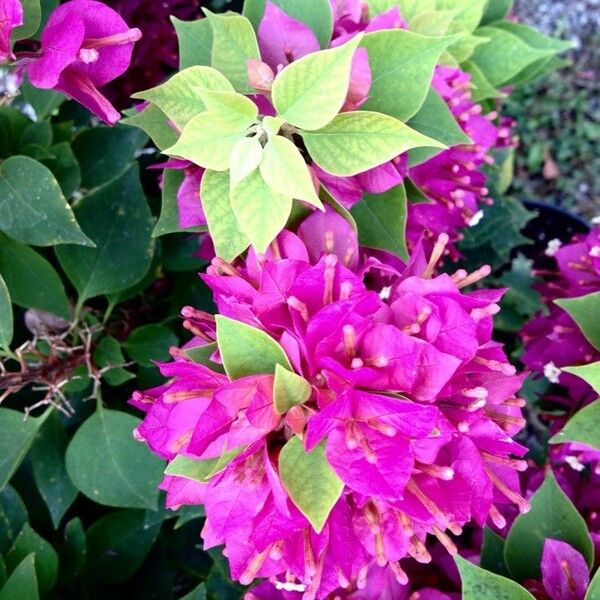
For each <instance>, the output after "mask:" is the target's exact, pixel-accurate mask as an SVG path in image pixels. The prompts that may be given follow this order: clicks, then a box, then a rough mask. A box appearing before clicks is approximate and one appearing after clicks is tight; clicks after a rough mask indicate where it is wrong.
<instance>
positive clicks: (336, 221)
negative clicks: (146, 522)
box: [133, 211, 528, 599]
mask: <svg viewBox="0 0 600 600" xmlns="http://www.w3.org/2000/svg"><path fill="white" fill-rule="evenodd" d="M447 241H448V239H447V237H446V236H444V235H442V236H441V237H440V240H439V241H438V243H437V244H436V246H435V248H434V251H433V254H432V256H431V258H430V259H429V260H426V259H425V255H424V253H423V251H422V248H421V249H419V248H417V251H416V252H415V254H414V257H413V259H412V261H411V263H410V264H409V265H408V266H406V267H405V268H404V269H403V271H402V272H399V271H398V270H397V269H396V268H395V266H391V265H388V264H386V263H385V262H382V261H381V260H379V259H378V258H375V257H372V256H371V257H370V256H368V255H367V254H366V253H365V252H361V250H360V248H359V247H358V244H357V241H356V236H355V235H354V233H353V231H352V230H351V229H350V227H349V225H348V224H347V223H346V221H345V220H344V219H343V218H341V217H340V216H339V215H337V213H335V212H333V211H330V212H327V213H326V214H324V215H323V214H321V213H315V214H313V215H312V216H310V217H309V218H308V219H307V220H306V221H304V222H303V223H302V224H301V225H300V227H299V228H298V231H297V234H294V233H291V232H289V231H284V232H283V233H282V234H281V235H280V236H279V238H278V240H277V241H276V243H274V244H273V245H272V247H271V249H270V250H269V251H268V253H267V254H266V255H264V256H263V255H257V254H256V253H254V252H253V250H252V249H251V250H250V252H249V255H248V257H247V259H246V261H245V262H239V264H234V265H231V264H227V263H224V262H223V261H221V260H220V259H215V260H214V261H213V266H212V267H210V268H209V269H208V272H207V274H206V275H205V276H203V278H204V280H205V281H206V283H207V284H208V285H209V286H210V287H211V289H212V290H213V292H214V296H215V301H216V303H217V306H218V309H219V313H220V314H221V315H225V316H227V317H229V318H232V319H235V320H238V321H242V322H245V323H247V324H249V325H252V326H253V327H258V328H260V329H262V330H263V331H265V332H267V333H268V334H269V335H270V336H271V337H273V338H274V339H276V340H277V341H278V342H279V343H280V345H281V347H282V348H283V349H284V350H285V352H286V354H287V356H288V358H289V360H290V363H291V365H293V368H294V370H295V372H296V373H297V374H299V375H301V376H302V377H304V378H305V379H306V380H307V381H308V382H309V383H310V390H311V391H310V395H309V397H308V399H307V401H306V402H305V403H304V404H302V405H299V406H294V407H292V408H290V409H289V410H287V411H286V412H285V413H284V414H279V413H278V412H277V411H276V410H275V406H274V402H273V376H272V375H269V374H264V375H254V376H249V377H245V378H241V379H236V380H233V381H230V380H229V378H228V377H226V376H225V375H221V374H219V373H217V372H213V371H212V370H210V369H209V368H207V367H205V366H203V365H201V364H194V363H191V362H190V361H189V360H186V359H185V355H184V354H182V353H176V358H177V359H178V360H176V361H175V362H174V363H170V364H163V365H161V371H162V372H163V374H164V375H166V376H167V377H170V378H171V381H170V382H169V383H168V384H166V385H164V386H161V387H159V388H157V389H154V390H149V391H147V392H145V393H143V394H142V393H138V394H136V395H135V397H134V399H133V402H134V404H135V405H136V406H138V407H139V408H142V409H144V410H146V411H147V415H146V417H145V419H144V421H143V423H142V424H141V426H140V427H139V428H138V430H137V436H138V438H139V439H143V440H145V441H146V442H147V443H148V445H149V446H150V448H151V449H152V450H153V451H154V452H156V453H157V454H159V455H160V456H162V457H163V458H165V459H167V460H173V459H174V458H175V457H176V456H178V455H183V456H186V457H189V458H195V459H199V460H200V459H203V460H206V459H214V458H218V457H221V456H222V455H223V454H224V453H225V454H226V453H229V452H232V453H233V454H232V456H234V458H233V459H232V460H231V462H229V463H228V464H227V466H226V467H225V468H224V469H223V470H222V471H221V472H219V473H218V474H216V475H215V476H214V477H211V478H210V479H209V481H208V482H207V483H205V484H202V483H198V482H196V481H192V480H190V479H185V478H179V477H173V476H167V478H166V479H165V481H164V482H163V487H164V489H166V491H167V498H168V499H167V502H168V504H169V505H170V506H171V507H176V506H178V505H180V504H187V503H192V504H194V503H204V504H205V507H206V513H207V521H206V525H205V528H204V530H203V538H204V541H205V546H206V547H212V546H217V545H221V544H225V552H226V555H227V557H228V558H229V561H230V565H231V571H232V576H233V577H234V578H236V579H239V580H240V581H241V582H243V583H250V582H251V581H252V580H253V579H254V578H255V577H257V576H259V577H266V576H277V575H280V574H282V577H283V579H282V581H288V582H297V585H299V586H300V588H301V589H302V591H304V593H305V598H306V599H310V598H324V597H325V596H327V595H328V594H329V593H330V592H332V591H334V590H335V589H337V588H339V587H341V588H347V589H352V587H353V586H354V587H357V588H360V589H363V588H364V587H365V586H367V585H368V576H369V572H370V569H371V568H374V569H380V570H382V569H384V568H386V569H388V570H389V573H391V574H393V577H392V578H393V579H394V580H395V581H396V582H398V583H399V584H405V583H406V582H407V576H406V574H405V572H404V571H403V570H402V568H401V567H400V566H399V563H398V561H399V560H400V559H402V558H404V557H406V556H412V557H413V558H415V559H416V560H418V561H420V562H429V561H430V560H431V557H430V554H429V552H428V551H427V549H426V547H425V544H424V542H425V540H426V536H427V535H428V534H433V535H434V536H436V537H437V538H438V539H439V540H440V541H441V543H442V544H444V546H445V547H446V548H447V549H448V550H449V551H450V552H451V553H454V552H456V547H455V545H454V544H453V542H452V541H451V540H450V538H449V537H448V534H447V533H446V532H447V531H450V532H451V533H454V534H459V533H460V532H461V530H462V527H463V526H464V525H465V524H466V523H468V522H470V521H471V520H474V521H476V522H477V523H479V524H483V523H485V522H486V521H487V520H488V518H490V519H491V521H492V522H494V523H496V524H497V525H498V526H499V527H502V526H504V524H505V521H504V518H503V517H502V516H501V510H500V508H501V507H502V505H504V504H516V505H517V506H518V508H519V509H520V510H523V511H525V510H527V508H528V503H527V502H526V500H525V499H524V498H522V497H521V496H520V495H519V492H518V490H519V481H518V473H517V471H519V470H522V469H523V468H524V467H525V463H524V462H523V461H521V460H518V459H517V458H513V456H517V457H519V456H523V454H524V453H525V448H523V447H522V446H520V445H518V444H517V443H515V442H514V441H513V440H512V436H513V435H514V434H516V433H517V432H518V431H519V430H520V429H521V428H522V427H523V425H524V420H523V419H522V417H521V412H520V407H521V406H522V405H523V402H522V401H521V400H520V399H518V398H517V397H516V394H517V392H518V390H519V389H520V387H521V384H522V380H523V377H522V376H520V375H516V374H515V369H514V367H512V366H511V365H510V364H509V363H508V361H507V359H506V357H505V355H504V353H503V352H502V349H501V346H500V345H499V344H496V343H495V342H493V341H492V340H491V332H492V316H493V315H494V314H495V313H496V312H497V310H498V305H497V304H496V303H497V301H498V300H499V299H500V297H501V296H502V291H498V290H478V291H474V292H468V293H465V292H463V291H462V290H463V288H465V287H466V286H468V285H470V284H471V283H474V282H476V281H477V280H479V279H480V278H481V277H483V276H485V275H486V274H487V273H488V272H489V270H487V269H485V268H484V269H482V270H481V271H480V272H477V273H474V274H471V275H467V273H465V272H461V271H459V272H457V273H455V274H454V275H453V276H452V277H451V276H449V275H440V276H434V268H435V265H436V263H437V261H438V260H439V258H440V257H441V255H442V254H443V251H444V248H445V245H446V244H447ZM377 272H383V273H385V274H386V276H387V278H388V279H390V280H391V285H390V286H387V287H384V288H381V286H380V284H376V286H375V288H376V289H370V288H369V287H367V285H366V284H365V281H368V280H372V281H381V280H382V279H381V278H377V277H375V278H370V274H371V273H377ZM378 288H380V289H378ZM183 315H184V317H186V319H187V326H188V328H189V329H191V330H192V331H194V332H195V333H196V334H197V335H198V337H197V339H196V340H195V342H194V343H196V344H198V343H206V342H210V341H212V340H214V339H215V327H214V321H213V317H211V316H209V315H206V314H204V313H201V312H199V311H196V310H194V309H192V308H190V307H188V308H186V309H184V311H183ZM214 358H215V360H218V357H214ZM293 436H301V438H302V440H303V444H304V447H305V449H306V450H309V451H310V450H312V449H314V448H315V447H316V446H317V445H318V444H320V443H321V442H322V441H323V440H326V446H325V448H326V449H325V456H326V459H327V461H328V463H329V464H330V466H331V467H332V468H333V470H334V471H335V473H336V474H337V475H338V477H339V478H340V479H341V480H342V481H343V483H344V488H343V493H342V496H341V497H340V499H339V500H338V502H337V503H336V504H335V506H334V507H333V509H332V510H331V513H330V515H329V517H328V519H327V522H326V524H325V526H324V528H323V529H322V531H319V532H317V531H315V530H314V528H313V527H311V525H310V524H309V523H308V521H307V519H306V517H305V516H304V515H303V514H302V513H301V512H300V511H299V510H298V509H297V507H296V506H295V505H294V504H293V503H292V502H291V500H290V498H289V496H288V494H287V492H286V489H285V487H284V485H283V484H282V481H281V477H280V473H279V470H278V454H279V452H280V450H281V448H282V446H283V445H284V444H285V443H286V441H288V440H289V439H290V438H292V437H293ZM230 459H231V456H230ZM376 572H379V571H376ZM387 572H388V571H385V573H387ZM382 573H383V572H382ZM384 579H385V580H386V581H387V580H388V579H389V577H388V575H385V577H384Z"/></svg>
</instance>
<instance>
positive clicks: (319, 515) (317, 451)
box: [279, 436, 344, 533]
mask: <svg viewBox="0 0 600 600" xmlns="http://www.w3.org/2000/svg"><path fill="white" fill-rule="evenodd" d="M279 475H280V477H281V482H282V483H283V485H284V487H285V489H286V490H287V492H288V494H289V495H290V498H291V500H292V502H293V503H294V504H295V505H296V506H297V507H298V510H300V512H301V513H302V514H303V515H304V516H305V517H306V518H307V519H308V520H309V521H310V524H311V525H312V526H313V527H314V529H315V531H316V532H317V533H320V532H321V531H322V530H323V527H324V526H325V522H326V521H327V518H328V517H329V513H331V510H332V508H333V507H334V506H335V503H336V502H337V501H338V500H339V498H340V496H341V495H342V491H343V489H344V483H343V482H342V480H341V479H340V478H339V477H338V476H337V475H336V474H335V472H334V471H333V469H332V468H331V466H330V465H329V463H328V462H327V459H326V458H325V443H324V442H323V443H321V444H319V445H318V446H316V447H315V448H314V449H313V450H312V451H311V452H306V451H305V450H304V447H303V445H302V442H301V441H300V438H298V437H296V436H294V437H293V438H291V439H290V440H289V441H288V442H287V444H286V445H285V446H284V447H283V448H282V449H281V453H280V454H279Z"/></svg>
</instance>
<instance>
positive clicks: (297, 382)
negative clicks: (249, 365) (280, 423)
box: [273, 364, 311, 415]
mask: <svg viewBox="0 0 600 600" xmlns="http://www.w3.org/2000/svg"><path fill="white" fill-rule="evenodd" d="M310 394H311V386H310V383H309V382H308V381H306V379H304V377H301V376H300V375H297V374H296V373H294V372H292V371H288V370H287V369H284V368H283V367H282V366H281V365H279V364H278V365H275V380H274V381H273V402H274V404H275V410H276V411H277V412H278V413H279V414H280V415H283V414H285V413H286V412H287V411H288V410H290V409H291V408H293V407H294V406H298V405H299V404H304V403H305V402H306V401H307V400H308V399H309V398H310Z"/></svg>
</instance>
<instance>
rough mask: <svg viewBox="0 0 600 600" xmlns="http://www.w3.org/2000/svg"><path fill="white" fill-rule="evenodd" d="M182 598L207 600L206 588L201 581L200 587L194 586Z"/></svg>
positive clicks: (183, 599)
mask: <svg viewBox="0 0 600 600" xmlns="http://www.w3.org/2000/svg"><path fill="white" fill-rule="evenodd" d="M180 600H206V588H205V587H204V584H203V583H201V584H200V585H199V586H198V587H196V588H194V589H193V590H192V591H191V592H190V593H189V594H186V595H185V596H182V597H181V598H180Z"/></svg>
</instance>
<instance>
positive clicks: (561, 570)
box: [541, 539, 590, 600]
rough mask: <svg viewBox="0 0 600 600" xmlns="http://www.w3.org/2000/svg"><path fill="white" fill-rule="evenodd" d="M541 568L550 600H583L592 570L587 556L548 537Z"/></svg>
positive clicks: (564, 543)
mask: <svg viewBox="0 0 600 600" xmlns="http://www.w3.org/2000/svg"><path fill="white" fill-rule="evenodd" d="M541 568H542V583H543V584H544V589H545V590H546V593H547V594H548V597H549V598H550V600H583V598H584V596H585V592H586V590H587V587H588V584H589V582H590V572H589V568H588V566H587V563H586V562H585V558H583V556H582V555H581V554H580V553H579V552H577V550H575V549H574V548H573V547H572V546H570V545H569V544H567V543H566V542H561V541H560V540H553V539H547V540H546V541H545V542H544V551H543V554H542V563H541Z"/></svg>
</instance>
